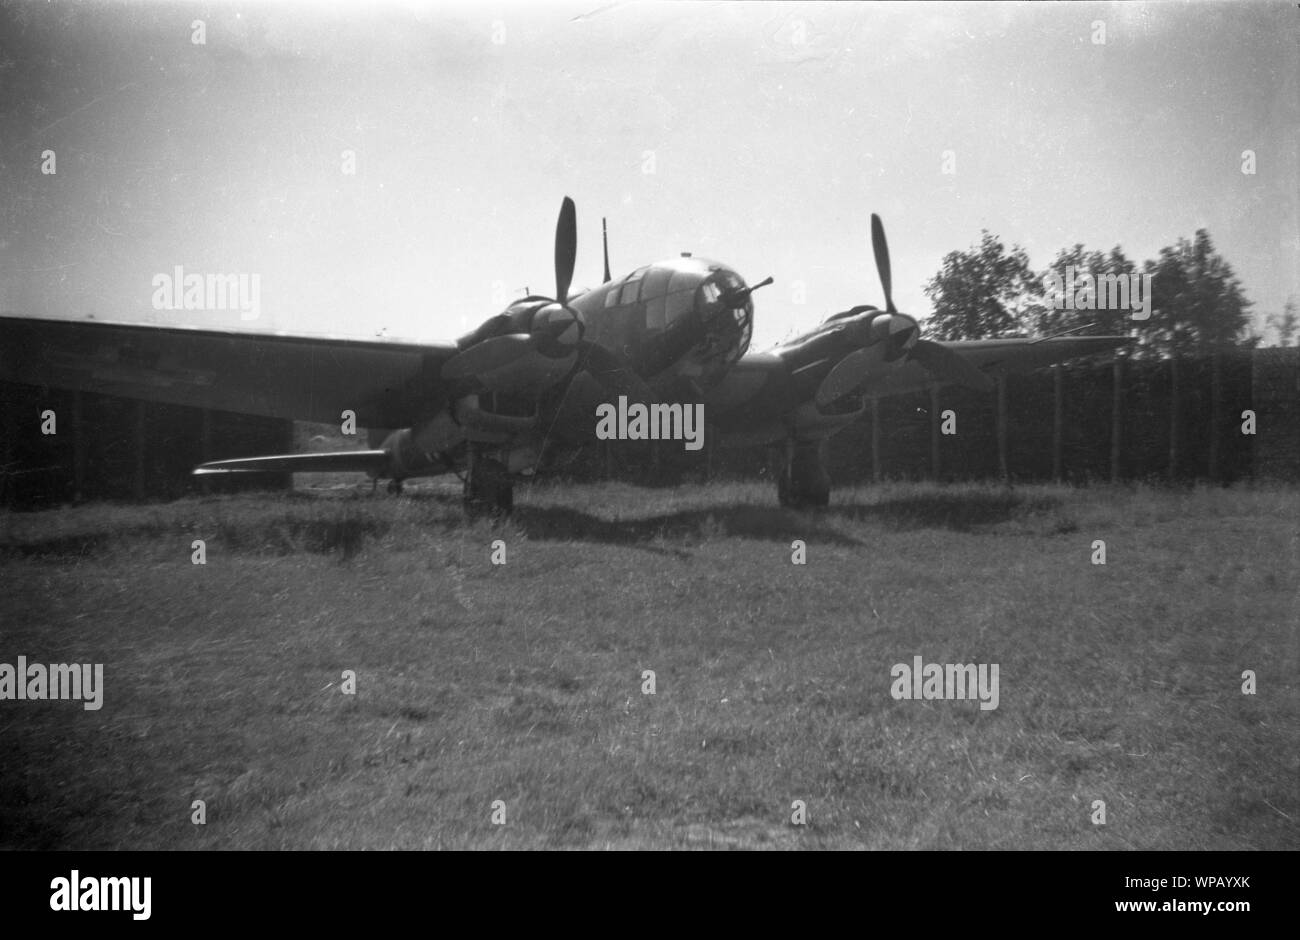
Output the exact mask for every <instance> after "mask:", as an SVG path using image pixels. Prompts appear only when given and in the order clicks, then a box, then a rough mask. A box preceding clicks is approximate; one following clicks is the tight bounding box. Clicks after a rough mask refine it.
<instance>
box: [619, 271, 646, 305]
mask: <svg viewBox="0 0 1300 940" xmlns="http://www.w3.org/2000/svg"><path fill="white" fill-rule="evenodd" d="M645 272H646V268H638V269H637V270H635V271H633V272H632V273H631V274H629V275H628V277H627V281H626V282H625V283H624V284H623V289H622V290H621V291H619V294H618V302H619V303H620V304H634V303H636V301H637V298H638V297H639V296H640V294H641V279H642V278H643V277H645Z"/></svg>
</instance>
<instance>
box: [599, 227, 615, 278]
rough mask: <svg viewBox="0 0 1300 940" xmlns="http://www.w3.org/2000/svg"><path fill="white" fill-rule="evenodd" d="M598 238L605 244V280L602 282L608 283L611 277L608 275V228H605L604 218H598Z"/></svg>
mask: <svg viewBox="0 0 1300 940" xmlns="http://www.w3.org/2000/svg"><path fill="white" fill-rule="evenodd" d="M600 240H601V242H602V243H603V244H604V246H605V280H604V281H603V282H602V283H605V284H608V283H609V282H610V281H611V280H612V278H611V277H610V276H609V229H607V228H605V220H604V219H601V220H600Z"/></svg>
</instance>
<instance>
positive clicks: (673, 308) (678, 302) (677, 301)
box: [666, 290, 695, 323]
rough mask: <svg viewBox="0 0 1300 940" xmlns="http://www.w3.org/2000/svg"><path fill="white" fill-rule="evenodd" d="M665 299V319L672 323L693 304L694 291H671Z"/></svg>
mask: <svg viewBox="0 0 1300 940" xmlns="http://www.w3.org/2000/svg"><path fill="white" fill-rule="evenodd" d="M666 300H667V305H666V314H667V319H668V322H669V323H672V322H674V321H675V320H676V319H677V318H678V317H680V316H682V315H683V314H686V313H689V312H690V311H691V308H692V307H694V306H695V291H692V290H678V291H673V292H672V293H671V294H669V295H668V297H667V298H666Z"/></svg>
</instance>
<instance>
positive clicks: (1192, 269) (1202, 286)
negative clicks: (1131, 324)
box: [1138, 229, 1259, 355]
mask: <svg viewBox="0 0 1300 940" xmlns="http://www.w3.org/2000/svg"><path fill="white" fill-rule="evenodd" d="M1143 270H1144V272H1145V273H1149V274H1151V275H1152V284H1151V294H1152V298H1151V318H1150V319H1149V320H1147V321H1145V322H1144V323H1139V324H1138V327H1139V330H1140V335H1141V336H1142V339H1143V343H1144V345H1145V346H1146V347H1147V348H1148V349H1149V350H1151V351H1153V352H1156V353H1158V354H1161V355H1167V354H1170V353H1179V354H1197V353H1206V352H1209V351H1211V350H1213V349H1216V348H1222V347H1224V346H1228V345H1244V346H1254V345H1255V344H1256V343H1258V342H1259V337H1257V336H1252V335H1251V333H1250V312H1249V310H1250V307H1251V302H1250V301H1249V300H1247V299H1246V296H1245V293H1244V292H1243V290H1242V287H1241V282H1240V281H1239V280H1238V279H1237V276H1236V274H1234V273H1233V270H1232V267H1231V265H1229V264H1228V262H1226V261H1225V260H1224V259H1223V257H1222V256H1221V255H1220V254H1219V253H1218V252H1216V251H1215V250H1214V244H1213V242H1212V241H1211V240H1210V233H1209V232H1207V231H1206V230H1205V229H1200V230H1198V231H1197V233H1196V235H1195V237H1194V238H1193V239H1192V240H1191V241H1189V240H1187V239H1186V238H1180V239H1179V240H1178V244H1176V245H1174V246H1172V247H1168V248H1162V249H1161V250H1160V256H1159V257H1158V258H1157V259H1156V260H1154V261H1147V262H1146V264H1145V266H1144V269H1143Z"/></svg>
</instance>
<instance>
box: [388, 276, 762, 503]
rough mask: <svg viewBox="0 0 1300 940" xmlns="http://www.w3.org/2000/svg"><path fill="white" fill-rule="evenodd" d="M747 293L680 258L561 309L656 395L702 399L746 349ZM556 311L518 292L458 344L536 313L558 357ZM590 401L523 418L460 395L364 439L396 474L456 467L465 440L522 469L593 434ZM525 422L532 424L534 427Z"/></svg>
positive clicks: (565, 401)
mask: <svg viewBox="0 0 1300 940" xmlns="http://www.w3.org/2000/svg"><path fill="white" fill-rule="evenodd" d="M750 294H751V290H750V289H749V288H748V287H747V286H746V285H745V282H744V280H743V279H742V278H741V277H740V275H739V274H737V273H736V272H735V270H733V269H732V268H730V267H728V266H727V265H725V264H720V263H718V262H716V261H710V260H708V259H705V258H696V257H693V256H690V255H686V254H683V255H682V256H681V257H678V258H672V259H669V260H667V261H661V262H657V263H655V264H649V265H646V266H644V267H640V268H637V269H636V270H635V271H632V272H631V273H629V274H627V275H626V276H624V277H622V278H618V279H615V280H611V281H609V282H608V283H606V284H602V285H600V286H599V287H596V288H593V289H591V290H587V291H583V292H581V293H577V294H575V295H573V296H571V297H570V298H569V301H568V306H569V308H570V309H571V310H573V311H576V312H577V315H578V317H579V318H580V319H581V322H582V338H583V340H584V341H585V342H587V343H590V344H593V345H595V346H599V347H601V348H602V349H603V350H605V351H606V352H607V353H609V354H610V356H611V357H613V359H614V360H616V361H617V363H618V364H619V365H620V366H621V367H622V368H625V369H627V370H628V371H629V372H631V373H633V374H635V375H636V376H637V377H638V378H639V379H641V380H643V381H644V382H645V384H646V385H647V386H648V387H649V388H650V389H651V390H652V392H653V393H654V395H655V396H656V398H664V399H671V400H676V401H681V402H684V403H694V402H701V401H703V397H704V395H705V393H706V391H707V390H708V389H710V388H712V387H714V386H716V385H717V384H718V383H719V382H721V381H722V380H723V379H724V378H725V377H726V375H727V372H728V371H729V370H730V369H731V367H732V366H733V365H735V363H736V362H737V361H738V360H739V359H740V357H741V356H743V355H744V354H745V352H746V350H747V349H748V348H749V342H750V338H751V336H752V335H753V324H754V306H753V301H752V300H751V297H750ZM556 311H557V308H556V305H555V304H554V302H553V301H552V300H550V299H548V298H545V297H525V298H522V299H520V300H518V301H515V302H514V303H512V304H511V305H510V306H508V307H507V308H506V309H505V310H504V311H502V313H500V314H498V315H497V316H496V317H493V318H492V319H490V320H488V321H487V322H486V323H484V325H483V326H481V327H479V328H478V329H477V330H475V331H474V332H473V333H470V334H468V335H467V336H465V337H462V339H461V340H460V341H459V342H458V345H460V346H461V347H462V348H469V347H472V346H474V345H475V344H477V343H480V342H482V341H483V340H484V339H486V338H488V337H490V336H493V335H497V334H499V333H503V332H511V331H523V330H526V329H529V328H533V327H535V326H536V324H537V319H538V317H548V316H552V315H554V316H555V317H556V324H555V325H556V331H555V332H556V335H555V337H554V339H553V340H551V339H549V338H548V340H547V342H546V344H545V345H546V348H548V349H549V351H550V352H551V353H553V354H554V355H556V356H557V360H556V361H557V362H563V361H564V360H563V358H562V357H563V355H564V353H565V352H566V347H567V346H569V345H571V344H572V342H573V341H574V340H575V336H574V332H573V331H572V330H568V329H566V328H565V325H564V323H563V321H562V319H561V318H560V317H559V315H558V314H557V313H556ZM545 329H547V330H549V329H550V326H549V324H547V325H546V327H545ZM594 404H596V402H595V401H594V400H592V399H591V398H590V397H589V396H588V397H582V396H581V395H580V394H579V395H575V396H573V397H572V398H566V397H561V398H560V400H559V401H557V402H555V403H554V407H555V412H554V413H552V414H549V415H546V414H540V413H539V414H535V415H533V416H527V415H524V414H520V413H519V411H518V410H517V409H515V408H512V403H511V402H510V401H509V400H508V398H506V397H504V396H487V395H484V394H473V393H470V394H461V395H459V396H453V397H452V398H451V399H450V400H449V401H447V402H446V405H445V406H444V407H439V408H438V409H436V411H435V413H434V414H432V415H431V417H430V418H429V419H428V420H426V421H424V422H421V423H420V424H419V425H418V426H416V427H413V428H407V429H403V430H400V431H395V432H392V433H389V432H386V431H384V432H377V433H375V434H374V435H373V436H372V442H373V444H378V443H379V442H380V441H382V442H383V443H382V447H383V449H384V450H387V451H388V452H389V453H390V455H391V461H392V475H393V476H394V478H398V479H400V478H402V477H406V476H417V475H421V474H426V473H439V472H448V471H452V470H456V469H459V467H460V466H461V465H462V461H463V454H464V447H463V445H464V444H466V443H467V442H469V441H478V442H482V443H493V442H496V443H499V444H501V445H505V447H506V451H507V453H505V454H504V455H503V456H504V458H505V461H504V462H505V463H506V465H507V466H508V467H509V469H510V470H512V471H515V472H520V471H523V472H527V471H528V470H530V469H531V468H532V467H534V466H536V464H537V462H538V461H539V460H540V459H541V457H542V452H543V450H544V449H545V448H546V447H547V446H548V442H549V443H550V445H552V446H553V445H554V444H555V443H556V441H557V439H567V440H569V441H572V442H576V441H577V440H579V439H581V437H582V436H583V435H584V434H587V435H590V434H594V429H595V411H594V408H593V407H592V406H593V405H594ZM557 418H558V419H561V420H559V421H558V422H557ZM575 418H576V420H575ZM530 422H531V423H533V424H535V426H536V429H535V430H534V431H532V432H530V430H529V427H528V425H529V424H530ZM575 425H576V427H575ZM557 432H558V433H557ZM565 432H568V433H565Z"/></svg>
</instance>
